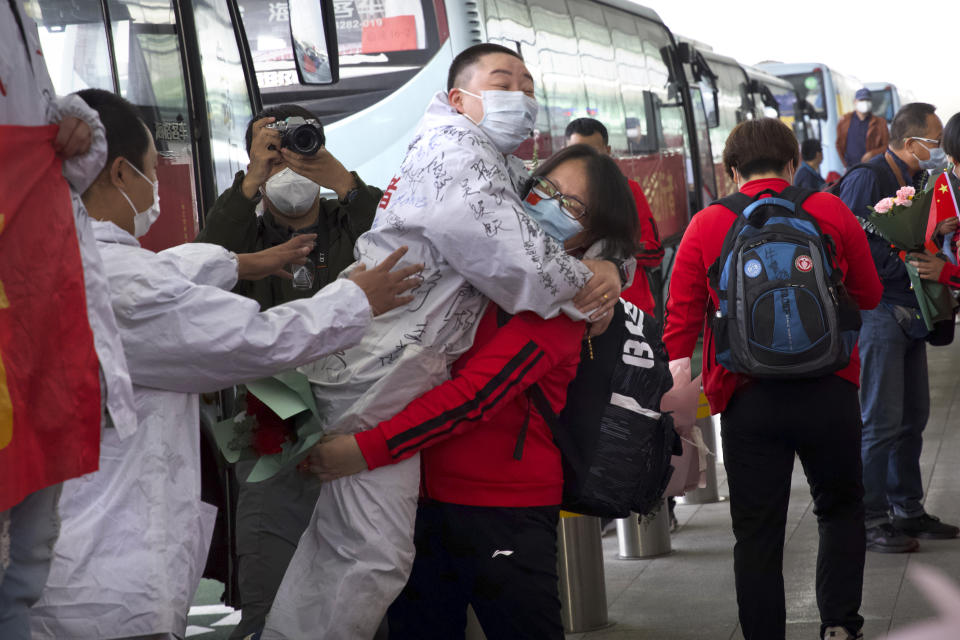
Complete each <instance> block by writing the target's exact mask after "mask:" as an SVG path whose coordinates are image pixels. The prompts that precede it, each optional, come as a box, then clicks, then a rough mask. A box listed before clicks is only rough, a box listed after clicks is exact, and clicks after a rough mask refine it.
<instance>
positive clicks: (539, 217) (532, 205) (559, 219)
mask: <svg viewBox="0 0 960 640" xmlns="http://www.w3.org/2000/svg"><path fill="white" fill-rule="evenodd" d="M531 200H533V202H531ZM523 210H524V211H526V212H527V215H528V216H530V217H531V218H533V219H534V220H535V221H536V223H537V224H539V225H540V228H541V229H543V230H544V232H545V233H546V234H547V235H548V236H550V237H552V238H553V239H554V240H556V241H557V242H559V243H560V244H563V243H564V242H566V241H567V240H569V239H570V238H572V237H573V236H575V235H577V234H578V233H580V232H581V231H583V225H582V224H580V222H579V221H577V220H574V219H573V218H571V217H570V216H568V215H567V214H565V213H564V212H563V209H561V208H560V203H559V202H557V201H556V200H553V199H551V198H540V197H539V196H537V195H536V194H534V193H531V194H530V195H528V196H527V197H526V199H524V201H523Z"/></svg>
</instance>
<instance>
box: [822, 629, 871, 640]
mask: <svg viewBox="0 0 960 640" xmlns="http://www.w3.org/2000/svg"><path fill="white" fill-rule="evenodd" d="M823 640H863V634H862V633H858V634H857V635H855V636H852V635H850V632H849V631H847V630H846V629H844V628H843V627H827V629H826V631H824V632H823Z"/></svg>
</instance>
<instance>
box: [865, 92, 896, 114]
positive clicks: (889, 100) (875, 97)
mask: <svg viewBox="0 0 960 640" xmlns="http://www.w3.org/2000/svg"><path fill="white" fill-rule="evenodd" d="M870 100H871V102H872V103H873V115H875V116H879V117H881V118H883V119H884V120H886V121H887V122H890V121H892V120H893V90H892V89H891V88H890V87H887V88H886V89H874V90H872V91H870Z"/></svg>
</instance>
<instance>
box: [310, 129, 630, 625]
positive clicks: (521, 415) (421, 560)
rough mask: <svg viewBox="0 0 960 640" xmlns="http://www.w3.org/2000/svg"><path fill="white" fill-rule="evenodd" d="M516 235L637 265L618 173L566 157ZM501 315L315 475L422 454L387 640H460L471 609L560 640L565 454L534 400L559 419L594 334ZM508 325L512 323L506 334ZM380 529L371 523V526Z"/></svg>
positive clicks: (335, 445) (626, 195) (593, 156)
mask: <svg viewBox="0 0 960 640" xmlns="http://www.w3.org/2000/svg"><path fill="white" fill-rule="evenodd" d="M524 209H525V210H526V213H527V214H528V216H529V218H528V217H526V216H519V217H518V218H519V223H520V224H524V225H529V226H530V227H531V233H539V230H538V229H536V225H535V224H534V221H535V222H536V223H539V225H540V227H541V228H542V229H543V231H544V232H546V233H547V234H549V235H551V236H553V237H554V238H555V239H556V240H557V241H558V242H560V243H562V244H563V247H564V249H566V250H567V251H568V252H570V253H575V254H577V255H581V254H583V253H584V252H585V249H586V248H587V247H590V248H591V253H593V249H594V248H595V247H597V246H600V245H599V244H598V243H601V242H602V246H603V247H604V248H603V251H602V255H603V256H605V257H609V258H614V259H625V258H627V257H629V256H631V255H633V254H634V253H635V252H636V247H635V245H634V241H633V239H634V238H636V237H637V211H636V207H635V205H634V203H633V196H632V194H631V192H630V188H629V186H628V185H627V180H626V178H624V177H623V174H622V173H620V170H619V169H618V168H617V165H616V164H615V163H614V161H613V160H611V159H610V158H609V157H607V156H604V155H602V154H600V153H598V152H597V151H595V150H594V149H592V148H590V147H587V146H586V145H574V146H570V147H567V148H565V149H563V150H561V151H559V152H558V153H556V154H555V155H553V156H552V157H551V158H549V159H548V160H547V161H546V162H545V163H544V164H543V165H541V166H540V167H539V168H538V169H537V170H536V171H535V172H534V174H533V177H532V178H531V180H530V182H529V183H528V192H527V193H526V194H525V199H524ZM498 312H499V309H498V308H497V306H496V305H494V304H493V303H491V304H490V306H489V307H488V308H487V311H486V314H485V315H484V317H483V318H482V319H481V321H480V324H479V327H478V329H477V335H476V338H475V341H474V344H473V347H472V348H471V349H470V350H469V351H467V352H466V353H465V354H464V355H463V356H461V357H460V359H459V360H457V362H456V363H455V364H454V366H453V370H452V378H451V379H450V380H449V381H448V382H446V383H444V384H442V385H440V386H439V387H436V388H434V389H433V390H431V391H429V392H427V393H425V394H424V395H423V396H421V397H420V398H418V399H417V400H414V401H413V402H411V403H410V404H409V405H407V407H406V408H405V409H404V410H403V411H402V412H400V413H399V414H397V415H396V416H395V417H394V418H392V419H391V420H388V421H385V422H382V423H380V424H379V425H378V426H377V427H376V428H374V429H370V430H368V431H365V432H361V433H358V434H356V436H335V437H333V438H331V439H329V440H327V441H326V442H325V443H324V444H321V445H320V446H318V447H317V448H315V449H314V451H313V452H312V453H311V456H310V458H309V460H308V461H307V466H308V467H309V468H310V470H311V471H313V472H314V473H317V474H318V475H319V476H320V477H321V478H322V479H332V478H335V477H339V476H342V475H349V474H351V473H357V472H360V471H364V470H366V469H374V468H377V467H380V466H383V465H387V464H393V463H395V462H399V461H400V460H403V459H404V458H407V457H409V456H411V455H413V454H414V453H416V452H417V451H420V452H421V464H422V467H423V469H422V476H421V501H420V505H419V507H418V510H417V522H416V530H415V534H414V541H415V545H416V559H415V560H414V563H413V571H412V574H411V576H410V580H409V581H408V583H407V586H406V588H405V589H404V591H403V593H402V594H401V595H400V597H399V598H397V600H396V602H394V604H393V606H392V607H391V608H390V612H389V615H388V618H389V626H390V638H391V640H398V639H405V638H409V639H415V640H427V639H430V638H437V639H442V640H451V639H454V638H463V637H464V629H465V625H466V609H467V605H468V604H471V605H472V606H473V609H474V611H475V612H476V614H477V617H478V618H479V620H480V624H481V625H482V626H483V630H484V632H485V634H486V636H487V638H488V639H489V640H519V639H522V638H530V639H536V640H540V639H550V638H562V637H563V625H562V623H561V620H560V599H559V594H558V588H557V520H558V515H559V511H560V507H559V504H560V498H561V493H562V489H563V472H562V469H561V465H560V452H559V450H558V449H557V447H556V445H554V443H553V437H552V435H551V432H550V427H549V426H548V425H547V424H546V423H545V422H544V420H543V418H542V417H541V416H540V414H539V413H538V412H537V410H536V409H535V408H534V407H533V405H532V403H531V401H530V399H529V398H528V396H527V394H526V393H525V390H526V389H527V387H529V386H530V385H532V384H534V383H536V384H538V385H539V386H540V388H541V389H542V390H543V392H544V394H545V395H546V397H547V398H548V399H549V401H550V405H551V406H552V407H553V409H554V411H556V412H557V413H559V412H560V410H561V409H562V408H563V406H564V404H565V401H566V392H567V386H568V385H569V383H570V381H571V380H573V377H574V375H575V373H576V370H577V365H578V363H579V361H580V349H581V344H582V341H583V339H584V338H585V336H586V331H587V329H588V327H587V325H586V323H584V322H582V321H575V320H571V319H570V318H568V317H566V316H564V315H559V316H557V317H555V318H551V319H549V320H544V319H543V318H540V317H539V316H537V315H535V314H533V313H521V314H518V315H516V316H513V317H512V318H509V319H507V318H506V317H505V316H504V315H503V313H502V312H499V313H498ZM504 323H505V324H504ZM371 517H372V514H371Z"/></svg>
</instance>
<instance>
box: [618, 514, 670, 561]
mask: <svg viewBox="0 0 960 640" xmlns="http://www.w3.org/2000/svg"><path fill="white" fill-rule="evenodd" d="M617 542H618V543H619V547H620V554H619V558H620V559H621V560H643V559H645V558H656V557H657V556H665V555H667V554H668V553H670V552H671V551H672V548H671V546H670V509H669V507H667V504H666V500H664V502H663V505H662V506H661V507H660V510H659V511H658V512H657V515H656V516H654V517H653V518H640V519H639V522H638V516H637V515H636V514H633V515H631V516H630V517H629V518H621V519H620V520H617Z"/></svg>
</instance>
